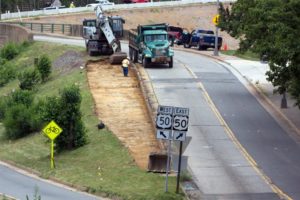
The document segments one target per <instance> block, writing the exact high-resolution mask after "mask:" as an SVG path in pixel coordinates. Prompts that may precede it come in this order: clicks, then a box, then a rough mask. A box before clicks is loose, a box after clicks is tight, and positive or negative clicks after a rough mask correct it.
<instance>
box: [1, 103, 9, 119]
mask: <svg viewBox="0 0 300 200" xmlns="http://www.w3.org/2000/svg"><path fill="white" fill-rule="evenodd" d="M8 102H9V101H8V97H1V98H0V120H2V119H3V118H4V115H5V112H6V110H7V107H8Z"/></svg>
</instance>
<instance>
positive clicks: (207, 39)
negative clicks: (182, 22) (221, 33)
mask: <svg viewBox="0 0 300 200" xmlns="http://www.w3.org/2000/svg"><path fill="white" fill-rule="evenodd" d="M182 38H183V39H182V42H183V45H184V47H185V48H190V47H196V48H197V49H199V50H207V49H208V48H214V47H215V38H216V37H215V35H214V32H213V31H211V30H203V29H196V30H193V31H192V32H191V33H187V32H183V36H182ZM221 46H222V37H218V49H220V48H221Z"/></svg>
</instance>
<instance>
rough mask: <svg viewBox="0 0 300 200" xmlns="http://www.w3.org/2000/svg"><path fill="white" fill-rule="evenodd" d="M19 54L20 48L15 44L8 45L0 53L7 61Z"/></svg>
mask: <svg viewBox="0 0 300 200" xmlns="http://www.w3.org/2000/svg"><path fill="white" fill-rule="evenodd" d="M18 54H19V51H18V46H17V45H16V44H14V43H7V44H6V45H5V46H4V47H3V48H2V49H1V51H0V56H1V57H2V58H5V59H7V60H12V59H13V58H15V57H16V56H17V55H18Z"/></svg>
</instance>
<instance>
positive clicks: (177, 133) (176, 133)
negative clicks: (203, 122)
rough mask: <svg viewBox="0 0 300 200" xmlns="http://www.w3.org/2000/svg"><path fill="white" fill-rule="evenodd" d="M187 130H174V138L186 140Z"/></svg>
mask: <svg viewBox="0 0 300 200" xmlns="http://www.w3.org/2000/svg"><path fill="white" fill-rule="evenodd" d="M185 137H186V132H185V131H173V140H176V141H182V142H184V141H185Z"/></svg>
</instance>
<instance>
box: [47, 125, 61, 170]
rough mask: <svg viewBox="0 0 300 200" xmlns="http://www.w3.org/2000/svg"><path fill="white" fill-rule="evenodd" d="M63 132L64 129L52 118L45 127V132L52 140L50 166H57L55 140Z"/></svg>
mask: <svg viewBox="0 0 300 200" xmlns="http://www.w3.org/2000/svg"><path fill="white" fill-rule="evenodd" d="M61 132H62V129H61V128H60V127H59V126H58V125H57V124H56V123H55V122H54V121H53V120H52V121H51V122H50V123H49V124H47V125H46V126H45V127H44V128H43V133H44V134H45V135H46V136H47V137H48V138H49V139H50V140H51V146H50V167H51V169H53V168H55V163H54V140H55V138H56V137H57V136H59V134H60V133H61Z"/></svg>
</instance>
